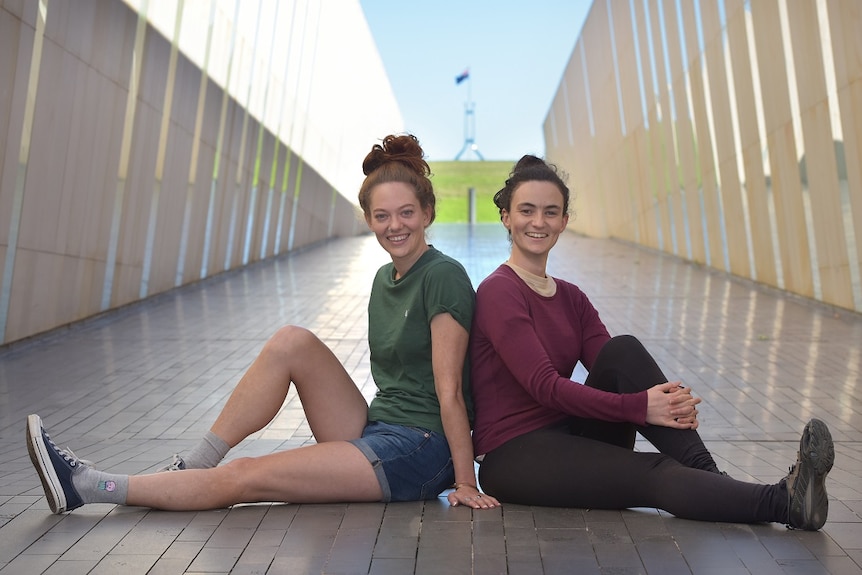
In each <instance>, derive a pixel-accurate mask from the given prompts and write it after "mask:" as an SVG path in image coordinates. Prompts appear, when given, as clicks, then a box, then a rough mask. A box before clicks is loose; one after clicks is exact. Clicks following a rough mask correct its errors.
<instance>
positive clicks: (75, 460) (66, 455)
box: [45, 433, 96, 468]
mask: <svg viewBox="0 0 862 575" xmlns="http://www.w3.org/2000/svg"><path fill="white" fill-rule="evenodd" d="M45 438H46V439H47V440H48V443H49V444H50V445H51V448H52V449H53V450H54V451H56V452H57V453H58V454H59V455H60V456H62V457H63V459H65V460H66V461H67V462H68V463H69V465H70V466H72V467H76V466H77V465H79V464H80V465H86V466H88V467H93V468H95V467H96V464H95V463H93V462H92V461H90V460H89V459H81V458H80V457H78V456H77V455H75V452H74V451H72V450H71V449H69V448H68V447H67V448H65V449H60V448H59V447H57V444H56V443H54V440H52V439H51V436H50V435H48V434H47V433H45Z"/></svg>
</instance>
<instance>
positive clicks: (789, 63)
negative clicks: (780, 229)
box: [778, 0, 823, 300]
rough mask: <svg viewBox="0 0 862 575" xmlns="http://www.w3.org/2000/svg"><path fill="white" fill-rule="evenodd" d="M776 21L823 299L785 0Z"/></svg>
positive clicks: (817, 290) (814, 272) (817, 295)
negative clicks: (782, 51) (779, 26)
mask: <svg viewBox="0 0 862 575" xmlns="http://www.w3.org/2000/svg"><path fill="white" fill-rule="evenodd" d="M778 21H779V23H780V24H781V43H782V45H783V47H784V66H785V68H786V70H787V87H788V90H787V92H788V96H789V97H790V124H791V126H792V128H793V141H794V143H795V144H796V158H797V165H798V166H799V167H798V173H797V174H796V175H797V177H798V178H799V185H800V186H801V188H802V206H803V213H804V215H805V228H806V230H807V235H808V253H809V261H810V262H811V279H812V282H813V284H814V299H817V300H822V299H823V287H822V284H821V281H820V263H819V261H818V256H817V238H816V236H815V234H814V216H813V214H812V210H811V193H810V191H809V189H808V182H807V180H806V178H804V177H803V173H802V165H801V164H799V161H798V159H799V158H803V157H805V137H804V136H803V134H802V114H801V113H800V109H799V89H798V88H797V85H798V84H797V79H796V61H795V59H794V57H793V46H791V42H792V40H791V38H790V19H789V17H788V15H787V3H786V0H779V1H778Z"/></svg>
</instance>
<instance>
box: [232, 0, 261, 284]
mask: <svg viewBox="0 0 862 575" xmlns="http://www.w3.org/2000/svg"><path fill="white" fill-rule="evenodd" d="M259 37H260V5H259V4H258V11H257V17H256V18H255V27H254V42H253V43H252V47H251V60H250V62H251V64H250V65H251V73H250V74H249V75H248V83H247V90H246V97H245V102H244V103H242V104H241V105H242V130H241V133H240V141H239V155H238V157H237V161H236V178H235V181H234V187H233V201H232V203H231V206H232V207H231V213H230V228H229V230H230V231H229V232H228V243H227V249H226V250H225V255H224V268H223V269H224V271H227V270H229V269H231V260H232V259H233V248H234V243H235V239H236V229H237V226H238V225H239V224H240V222H239V215H240V214H239V201H240V196H241V195H242V180H243V172H244V171H245V160H246V158H245V155H246V144H247V142H248V130H249V117H250V116H251V114H250V113H249V111H248V108H249V106H250V105H251V91H252V88H253V87H254V76H255V72H256V71H257V66H255V60H256V59H257V40H258V38H259ZM238 103H239V102H238ZM258 129H259V130H262V129H263V124H262V123H258ZM249 196H250V200H252V206H253V205H254V201H253V198H254V196H253V194H249ZM247 225H248V224H247ZM240 253H241V261H242V262H243V264H245V263H247V262H245V254H244V253H242V252H240Z"/></svg>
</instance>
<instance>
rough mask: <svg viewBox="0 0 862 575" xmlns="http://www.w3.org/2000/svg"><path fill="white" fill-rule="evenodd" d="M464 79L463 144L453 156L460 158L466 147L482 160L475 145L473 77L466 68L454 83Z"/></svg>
mask: <svg viewBox="0 0 862 575" xmlns="http://www.w3.org/2000/svg"><path fill="white" fill-rule="evenodd" d="M464 80H466V81H467V101H466V102H465V103H464V145H463V146H462V147H461V151H460V152H458V155H457V156H455V161H458V160H460V159H461V156H462V155H463V154H464V152H465V151H467V149H470V150H472V151H473V153H474V154H476V156H478V157H479V159H480V160H484V159H485V158H484V157H482V153H481V152H480V151H479V146H477V145H476V116H475V111H474V104H473V96H472V93H473V79H472V77H471V76H470V69H469V68H467V69H465V70H464V71H463V72H461V74H460V75H459V76H456V78H455V84H460V83H461V82H463V81H464Z"/></svg>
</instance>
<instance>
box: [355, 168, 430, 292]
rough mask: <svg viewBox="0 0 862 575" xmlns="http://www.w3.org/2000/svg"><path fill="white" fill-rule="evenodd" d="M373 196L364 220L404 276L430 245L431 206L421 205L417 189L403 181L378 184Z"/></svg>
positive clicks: (399, 274) (399, 272)
mask: <svg viewBox="0 0 862 575" xmlns="http://www.w3.org/2000/svg"><path fill="white" fill-rule="evenodd" d="M370 197H371V200H370V202H369V209H368V212H369V213H368V214H367V215H366V216H365V221H366V222H367V223H368V227H369V229H370V230H371V231H372V232H374V235H375V236H377V241H378V242H379V243H380V245H381V246H382V247H383V249H384V250H386V251H387V252H388V253H389V256H390V257H391V258H392V262H393V263H394V264H395V269H396V271H397V277H401V276H403V275H404V274H406V273H407V271H408V270H409V269H410V268H411V267H412V266H413V264H414V263H416V260H418V259H419V256H421V255H422V254H423V253H425V250H427V249H428V244H427V243H425V228H427V227H428V226H429V225H430V224H431V210H430V208H425V209H422V206H421V205H420V203H419V199H418V198H417V197H416V192H415V191H414V190H413V188H412V187H411V186H410V185H409V184H405V183H402V182H386V183H382V184H378V185H376V186H374V189H373V190H372V191H371V194H370Z"/></svg>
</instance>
